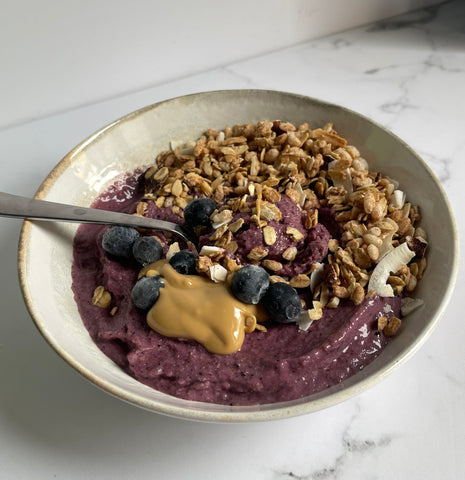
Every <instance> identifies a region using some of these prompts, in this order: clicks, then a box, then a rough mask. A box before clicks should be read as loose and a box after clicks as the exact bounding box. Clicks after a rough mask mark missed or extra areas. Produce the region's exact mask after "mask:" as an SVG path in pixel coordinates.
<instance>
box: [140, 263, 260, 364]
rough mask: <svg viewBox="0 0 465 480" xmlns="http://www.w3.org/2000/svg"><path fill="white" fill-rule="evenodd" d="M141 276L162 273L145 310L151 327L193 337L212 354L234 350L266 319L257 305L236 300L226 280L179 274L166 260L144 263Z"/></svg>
mask: <svg viewBox="0 0 465 480" xmlns="http://www.w3.org/2000/svg"><path fill="white" fill-rule="evenodd" d="M140 275H147V276H152V275H161V277H162V278H163V283H164V288H162V289H160V296H159V297H158V300H157V301H156V302H155V304H154V305H153V307H152V308H151V309H150V310H149V311H148V313H147V323H148V325H149V326H150V328H152V329H153V330H155V331H157V332H158V333H160V334H161V335H165V336H167V337H180V338H190V339H194V340H196V341H197V342H199V343H201V344H202V345H203V346H204V347H205V348H206V349H207V350H208V351H209V352H211V353H217V354H222V355H226V354H230V353H234V352H236V351H237V350H239V349H240V348H241V346H242V343H243V341H244V337H245V333H246V332H250V331H252V330H253V329H254V327H255V325H256V323H257V321H260V322H263V321H265V320H266V314H265V313H264V311H263V310H262V309H261V307H260V306H258V305H248V304H246V303H243V302H241V301H239V300H237V299H236V298H235V297H234V296H233V295H232V294H231V293H230V291H229V289H228V288H227V286H226V284H225V283H222V282H221V283H214V282H212V281H211V280H208V279H207V278H204V277H201V276H199V275H181V274H179V273H178V272H176V270H174V268H173V267H172V266H171V265H170V264H169V263H168V261H166V260H159V261H157V262H155V263H152V264H150V265H147V266H146V267H144V269H143V270H141V273H140Z"/></svg>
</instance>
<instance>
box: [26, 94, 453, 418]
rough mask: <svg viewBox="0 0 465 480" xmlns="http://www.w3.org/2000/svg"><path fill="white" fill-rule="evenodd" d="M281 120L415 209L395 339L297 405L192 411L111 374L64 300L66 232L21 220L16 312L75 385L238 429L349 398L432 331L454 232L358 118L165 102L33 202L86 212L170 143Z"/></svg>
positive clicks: (339, 112) (68, 169)
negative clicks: (407, 307)
mask: <svg viewBox="0 0 465 480" xmlns="http://www.w3.org/2000/svg"><path fill="white" fill-rule="evenodd" d="M263 119H271V120H274V119H283V120H287V121H290V122H293V123H295V124H299V123H302V122H310V123H311V125H314V126H320V125H323V124H325V123H327V122H332V123H333V124H334V125H335V128H336V130H337V131H338V132H339V133H340V134H341V135H342V136H343V137H345V138H347V139H349V140H350V143H351V144H353V145H356V146H357V147H358V148H359V150H360V151H361V153H362V156H363V157H365V158H366V159H367V160H368V161H369V164H370V167H371V168H372V169H374V170H378V171H381V172H383V173H384V174H386V175H388V176H389V177H391V178H394V179H396V180H398V181H399V182H400V185H401V186H402V188H403V189H404V190H405V191H407V193H408V198H409V200H410V201H411V202H412V203H415V204H418V205H420V206H421V210H422V212H423V219H422V226H423V227H424V229H425V230H426V231H427V232H428V235H429V245H430V247H429V251H428V269H427V273H426V275H425V276H424V278H423V279H422V281H421V282H420V283H419V287H418V290H417V292H416V296H418V297H420V298H422V299H423V300H424V306H423V307H421V308H420V309H418V310H416V311H415V312H414V313H412V314H411V315H410V316H409V318H408V321H406V322H405V325H404V326H403V329H402V334H401V335H398V336H396V338H395V339H394V340H393V341H391V342H390V343H389V344H388V346H387V348H386V349H385V350H384V352H383V353H382V354H381V355H380V356H379V357H378V358H377V359H376V360H375V361H374V362H372V363H371V364H370V365H369V366H368V367H366V368H365V369H364V370H363V371H361V372H360V373H358V374H356V375H355V376H353V377H351V378H349V379H347V380H346V381H344V382H342V383H341V384H339V385H336V386H334V387H332V388H329V389H327V390H325V391H323V392H320V393H318V394H315V395H311V396H308V397H305V398H302V399H299V400H295V401H292V402H285V403H276V404H268V405H260V406H256V407H229V406H223V405H214V404H207V403H198V402H191V401H187V400H182V399H178V398H174V397H171V396H168V395H165V394H163V393H160V392H158V391H156V390H153V389H151V388H149V387H147V386H145V385H143V384H141V383H139V382H138V381H136V380H134V379H133V378H131V377H130V376H128V375H127V374H125V373H124V372H123V371H121V370H120V369H119V368H118V367H117V366H116V365H115V364H114V363H113V362H112V361H111V360H109V359H108V358H107V357H106V356H105V355H104V354H103V353H102V352H101V351H100V350H99V349H98V348H97V347H96V345H95V344H94V343H93V342H92V340H91V339H90V337H89V335H88V333H87V330H86V329H85V328H84V326H83V324H82V321H81V318H80V316H79V313H78V310H77V307H76V304H75V301H74V298H73V293H72V291H71V263H72V240H73V236H74V233H75V231H76V228H77V226H76V224H65V223H60V224H58V223H49V222H42V223H41V222H29V221H25V222H24V226H23V228H22V232H21V238H20V247H19V275H20V282H21V288H22V291H23V295H24V298H25V302H26V304H27V307H28V309H29V311H30V314H31V316H32V318H33V319H34V322H35V323H36V325H37V327H38V328H39V330H40V332H41V333H42V335H43V336H44V338H45V339H46V340H47V342H48V343H49V344H50V345H51V346H52V347H53V348H54V349H55V350H56V351H57V352H58V354H59V355H61V357H63V359H64V360H66V361H67V362H68V363H69V364H70V365H72V366H73V367H74V368H75V369H76V370H77V371H78V372H80V373H81V374H82V375H83V376H84V377H85V378H87V379H88V380H90V381H91V382H93V383H94V384H95V385H97V386H99V387H101V388H102V389H103V390H105V391H106V392H108V393H110V394H113V395H115V396H116V397H119V398H120V399H122V400H125V401H127V402H129V403H131V404H133V405H137V406H139V407H142V408H145V409H148V410H151V411H154V412H159V413H162V414H167V415H171V416H175V417H181V418H187V419H193V420H202V421H212V422H246V421H264V420H273V419H282V418H286V417H292V416H296V415H302V414H307V413H309V412H312V411H316V410H320V409H323V408H326V407H329V406H331V405H334V404H336V403H338V402H342V401H344V400H347V399H349V398H351V397H352V396H354V395H357V394H359V393H360V392H362V391H363V390H365V389H367V388H369V387H371V386H372V385H374V384H375V383H376V382H379V381H380V380H382V379H383V378H385V377H386V376H387V375H389V374H390V373H391V372H392V371H393V370H395V369H396V368H397V367H398V366H399V365H401V364H402V363H404V362H405V361H406V360H407V359H408V358H409V357H411V356H412V355H413V354H414V352H416V351H417V350H418V348H419V347H420V346H421V345H422V344H423V343H424V342H425V340H426V339H427V338H428V336H429V335H430V334H431V332H432V331H433V329H434V328H435V326H436V325H437V323H438V321H439V319H440V317H441V314H442V313H443V312H444V309H445V307H446V305H447V302H448V300H449V297H450V295H451V292H452V288H453V284H454V281H455V277H456V273H457V265H458V239H457V231H456V226H455V222H454V218H453V214H452V211H451V208H450V205H449V203H448V201H447V199H446V195H445V194H444V191H443V189H442V188H441V186H440V184H439V182H438V180H437V179H436V177H435V176H434V174H433V173H432V172H431V170H430V169H429V168H428V166H427V165H426V164H425V163H424V162H423V161H422V159H421V158H420V157H419V156H418V155H417V154H416V153H415V152H414V151H413V150H412V149H411V148H409V147H408V146H407V145H406V144H405V143H404V142H403V141H402V140H400V139H399V138H398V137H396V136H395V135H393V134H392V133H390V132H388V131H387V130H386V129H384V128H382V127H381V126H379V125H377V124H376V123H374V122H373V121H371V120H369V119H368V118H366V117H364V116H362V115H360V114H358V113H355V112H353V111H350V110H348V109H346V108H342V107H340V106H337V105H333V104H329V103H326V102H324V101H321V100H317V99H314V98H309V97H304V96H300V95H294V94H289V93H283V92H276V91H263V90H237V91H234V90H231V91H216V92H205V93H199V94H194V95H187V96H183V97H180V98H174V99H171V100H167V101H164V102H161V103H158V104H155V105H151V106H148V107H146V108H143V109H141V110H138V111H136V112H134V113H130V114H129V115H127V116H125V117H123V118H121V119H119V120H116V121H115V122H113V123H111V124H110V125H107V126H106V127H104V128H102V129H101V130H99V131H98V132H96V133H95V134H94V135H92V136H91V137H89V138H88V139H87V140H84V141H83V142H82V143H81V144H80V145H78V146H77V147H76V148H74V149H73V150H72V151H71V152H70V153H69V154H68V155H66V157H65V158H64V159H63V160H62V161H61V162H60V163H59V164H58V165H57V166H56V167H55V168H54V169H53V171H52V172H51V173H50V174H49V175H48V177H47V178H46V179H45V180H44V182H43V183H42V185H41V187H40V188H39V190H38V192H37V194H36V197H37V198H41V199H46V200H50V201H56V202H63V203H70V204H75V205H79V206H89V205H90V204H91V202H92V200H93V199H94V197H95V196H96V195H97V194H98V193H99V192H100V191H101V190H102V189H103V188H105V186H106V185H108V184H109V183H110V182H111V181H112V179H114V178H115V176H117V175H118V174H120V173H122V172H125V171H131V170H134V169H135V168H136V167H138V166H141V165H146V164H149V163H151V162H153V160H154V158H155V157H156V155H157V153H158V152H159V151H161V150H164V149H167V148H169V145H170V141H172V140H174V141H187V140H191V139H195V138H197V137H198V136H200V135H201V134H202V133H203V132H204V131H205V130H206V129H207V128H209V127H214V128H217V129H222V128H224V127H225V126H226V125H233V124H240V123H248V122H256V121H259V120H263Z"/></svg>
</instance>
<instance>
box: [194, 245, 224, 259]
mask: <svg viewBox="0 0 465 480" xmlns="http://www.w3.org/2000/svg"><path fill="white" fill-rule="evenodd" d="M223 250H224V249H223V248H220V247H214V246H212V245H204V246H203V247H202V249H201V250H200V253H199V255H205V256H207V257H214V256H215V255H216V254H218V253H220V252H222V251H223Z"/></svg>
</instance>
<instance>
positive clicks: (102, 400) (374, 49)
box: [0, 1, 465, 480]
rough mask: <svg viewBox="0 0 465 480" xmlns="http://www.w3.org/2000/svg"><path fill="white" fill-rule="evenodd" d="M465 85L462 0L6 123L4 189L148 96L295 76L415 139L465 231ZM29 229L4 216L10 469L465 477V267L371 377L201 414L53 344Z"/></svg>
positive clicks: (20, 188)
mask: <svg viewBox="0 0 465 480" xmlns="http://www.w3.org/2000/svg"><path fill="white" fill-rule="evenodd" d="M464 85H465V4H464V3H462V2H461V1H454V2H448V3H445V4H442V5H440V6H437V7H431V8H427V9H424V10H420V11H416V12H413V13H411V14H408V15H403V16H401V17H397V18H394V19H391V20H388V21H383V22H379V23H376V24H372V25H369V26H366V27H363V28H358V29H354V30H349V31H345V32H343V33H339V34H335V35H331V36H328V37H325V38H321V39H318V40H313V41H310V42H307V43H303V44H300V45H297V46H295V47H292V48H286V49H283V50H279V51H275V52H272V53H269V54H267V55H263V56H260V57H256V58H252V59H249V60H246V61H241V62H238V63H234V64H229V65H225V66H224V67H222V68H217V69H215V70H211V71H207V72H204V73H201V74H197V75H194V76H190V77H186V78H182V79H179V80H176V81H172V82H170V83H167V84H164V85H160V86H157V87H155V88H151V89H147V90H144V91H140V92H136V93H132V94H129V95H126V96H124V97H120V98H117V99H114V100H111V101H107V102H103V103H99V104H94V105H90V106H87V107H85V108H80V109H77V110H73V111H68V112H66V113H63V114H60V115H56V116H52V117H48V118H45V119H42V120H39V121H35V122H31V123H27V124H23V125H20V126H17V127H14V128H9V129H6V130H2V131H0V154H1V155H0V158H1V159H2V175H1V176H0V190H2V191H8V192H11V193H17V194H22V195H29V196H30V195H33V194H34V192H35V190H36V189H37V188H38V186H39V184H40V183H41V181H42V179H43V178H44V177H45V176H46V175H47V173H48V172H49V171H50V170H51V169H52V168H53V167H54V166H55V164H56V163H57V162H58V161H59V159H60V158H62V157H63V156H64V155H65V154H66V153H67V152H68V151H69V150H70V149H71V148H72V147H73V146H75V145H76V144H77V143H79V142H80V141H81V140H82V139H83V138H85V137H87V136H88V135H90V134H91V133H92V132H94V131H95V130H97V129H98V128H100V127H101V126H102V125H105V124H107V123H109V122H111V121H112V120H114V119H116V118H118V117H120V116H122V115H124V114H126V113H128V112H130V111H133V110H135V109H137V108H139V107H142V106H144V105H147V104H151V103H154V102H157V101H160V100H163V99H166V98H170V97H174V96H179V95H183V94H186V93H191V92H198V91H204V90H215V89H225V88H263V89H275V90H285V91H290V92H295V93H300V94H305V95H310V96H313V97H318V98H322V99H324V100H328V101H330V102H334V103H338V104H341V105H344V106H346V107H349V108H352V109H354V110H357V111H359V112H361V113H363V114H365V115H367V116H369V117H370V118H372V119H374V120H375V121H377V122H379V123H381V124H383V125H385V126H386V127H388V128H390V129H391V130H392V131H393V132H394V133H396V134H397V135H399V136H400V137H401V138H402V139H404V140H405V141H406V142H407V143H408V144H410V145H411V146H412V147H413V148H414V149H415V150H417V152H418V153H419V154H420V155H421V156H422V157H423V158H424V160H425V161H426V162H427V163H428V164H429V165H430V166H431V167H432V169H433V170H434V172H435V173H436V175H437V176H438V178H439V180H440V181H441V183H442V185H443V187H444V188H445V190H446V192H447V194H448V196H449V199H450V202H451V204H452V207H453V209H454V211H455V214H456V219H457V223H458V229H459V234H460V235H461V238H462V239H463V238H464V234H465V232H464V229H465V209H463V208H461V203H462V202H463V201H464V200H465V196H464V188H463V181H462V177H461V173H463V174H464V175H465V166H464V164H463V160H462V158H461V157H462V148H465V136H464V134H463V132H464V131H465V113H464V112H465V95H464V94H465V91H464ZM19 229H20V222H18V221H17V220H12V219H2V220H1V228H0V239H1V243H0V244H1V248H2V268H1V270H0V272H1V273H0V275H1V285H2V289H1V290H0V304H1V306H2V317H3V318H2V322H1V324H0V380H1V393H0V478H2V479H3V478H5V479H10V478H11V479H13V478H14V479H17V478H35V479H52V478H57V479H84V478H85V479H87V478H99V479H106V478H109V479H110V478H119V479H126V478H127V479H129V478H139V477H140V478H144V477H146V478H173V479H174V478H175V479H181V478H182V479H184V478H195V479H197V478H198V479H217V478H221V479H225V480H227V479H236V478H250V479H273V480H274V479H276V480H278V479H279V480H291V479H292V480H294V479H301V480H304V479H305V480H310V479H318V480H322V479H352V478H353V479H391V478H392V479H404V478H405V479H417V478H418V479H422V480H433V479H438V478H441V479H443V480H445V479H461V478H465V456H464V455H463V452H464V451H465V409H464V408H463V406H464V403H465V354H464V350H463V342H462V335H463V336H464V337H465V323H464V321H463V316H462V315H463V313H462V311H463V308H462V307H461V305H460V303H459V299H460V298H462V297H464V296H465V287H464V285H465V271H464V269H463V268H461V269H460V271H459V277H458V281H457V286H456V289H455V294H454V295H453V297H452V300H451V302H450V304H449V306H448V308H447V310H446V311H445V314H444V316H443V319H442V321H441V322H440V324H439V326H438V327H437V329H436V330H435V332H434V333H433V335H432V336H431V338H430V339H429V340H428V341H427V342H426V344H425V345H424V346H423V347H422V348H421V349H420V351H419V352H418V353H416V354H415V356H414V357H413V358H412V359H410V360H409V361H408V362H407V363H406V364H405V365H403V366H402V367H401V368H399V369H398V370H397V371H396V372H395V373H393V374H392V375H391V376H390V377H388V378H387V379H385V380H384V381H382V382H381V383H380V384H378V385H377V386H375V387H374V388H372V389H370V390H368V391H366V392H364V393H363V394H361V395H359V396H357V397H355V398H353V399H351V400H349V401H347V402H345V403H343V404H340V405H337V406H334V407H332V408H330V409H327V410H324V411H320V412H317V413H313V414H310V415H306V416H303V417H298V418H293V419H288V420H283V421H277V422H272V423H259V424H237V425H216V424H201V423H194V422H189V421H184V420H177V419H173V418H169V417H164V416H161V415H157V414H153V413H149V412H146V411H143V410H141V409H138V408H136V407H133V406H130V405H126V404H125V403H123V402H121V401H120V400H117V399H115V398H113V397H110V396H109V395H107V394H106V393H104V392H102V391H100V390H98V389H97V388H95V387H94V386H93V385H91V384H89V383H87V382H86V381H85V380H84V379H83V378H82V377H81V376H80V375H79V374H78V373H76V372H75V371H74V370H73V369H71V368H70V367H69V366H68V365H67V364H66V363H65V362H64V361H63V360H61V359H60V358H59V357H58V356H57V355H56V354H55V353H54V352H53V351H52V350H51V349H50V347H49V346H48V345H47V344H46V342H45V341H44V340H43V339H42V337H41V336H40V334H39V333H38V331H37V330H36V329H35V327H34V326H33V323H32V321H31V319H30V317H29V315H28V313H27V310H26V308H25V306H24V304H23V300H22V297H21V293H20V289H19V285H18V281H17V274H16V248H17V241H18V235H19ZM463 244H464V243H463V240H462V242H461V246H462V247H463Z"/></svg>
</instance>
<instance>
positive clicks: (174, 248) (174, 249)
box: [166, 242, 180, 261]
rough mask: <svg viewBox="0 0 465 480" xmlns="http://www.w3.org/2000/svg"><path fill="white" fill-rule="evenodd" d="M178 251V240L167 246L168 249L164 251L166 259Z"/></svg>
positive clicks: (169, 258)
mask: <svg viewBox="0 0 465 480" xmlns="http://www.w3.org/2000/svg"><path fill="white" fill-rule="evenodd" d="M179 251H180V248H179V243H178V242H174V243H172V244H171V245H170V247H169V248H168V251H167V252H166V259H167V260H168V261H170V260H171V257H172V256H173V255H174V254H175V253H178V252H179Z"/></svg>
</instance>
